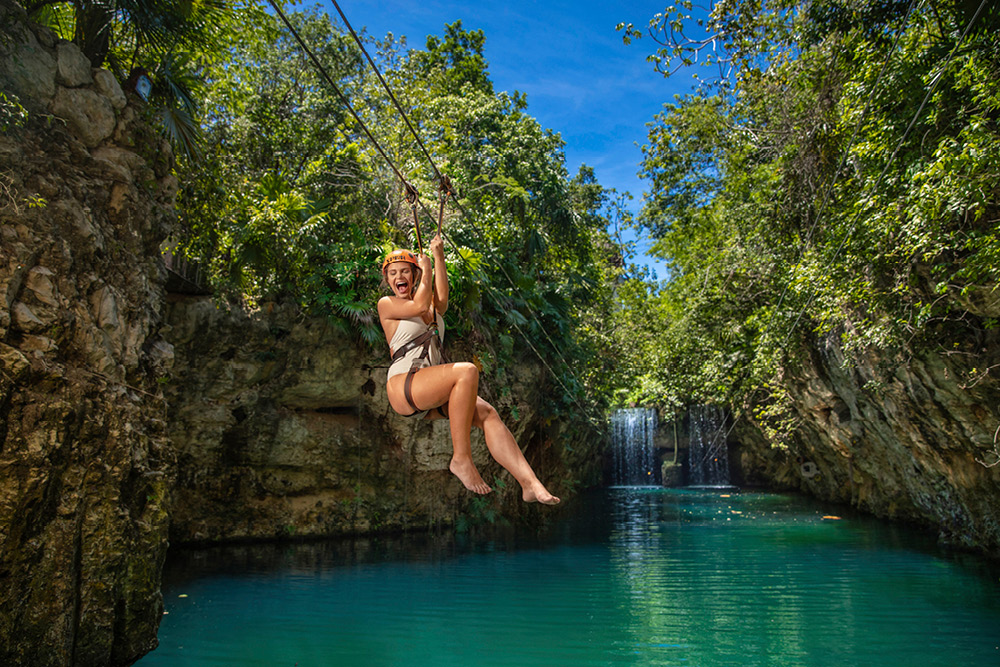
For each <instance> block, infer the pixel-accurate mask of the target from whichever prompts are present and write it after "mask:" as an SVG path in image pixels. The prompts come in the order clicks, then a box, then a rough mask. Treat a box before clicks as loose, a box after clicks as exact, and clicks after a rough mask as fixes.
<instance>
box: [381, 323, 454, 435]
mask: <svg viewBox="0 0 1000 667" xmlns="http://www.w3.org/2000/svg"><path fill="white" fill-rule="evenodd" d="M435 315H436V317H437V335H436V336H434V335H431V336H428V337H427V338H426V339H425V341H424V342H423V343H420V344H417V345H415V346H412V347H410V349H408V350H406V351H405V352H403V353H402V354H400V352H402V350H403V348H404V347H405V346H406V345H407V344H408V343H410V342H411V341H415V340H417V339H418V338H420V337H421V336H423V335H424V334H426V333H428V332H430V331H433V328H434V327H433V326H432V325H430V324H427V323H426V322H424V320H423V318H422V317H420V316H417V317H409V318H407V319H405V320H399V326H397V327H396V332H395V333H393V334H392V340H391V341H389V349H390V350H391V351H392V353H393V355H392V363H391V364H390V365H389V372H388V373H387V374H386V379H387V380H388V379H389V378H391V377H394V376H396V375H403V374H408V375H407V378H406V384H405V385H404V387H403V394H404V396H405V397H406V401H407V402H408V403H409V404H410V407H411V408H413V410H414V411H413V413H412V414H409V415H406V416H407V417H423V416H425V415H426V414H427V413H428V412H429V411H428V410H420V408H418V407H417V406H416V405H414V403H413V396H412V395H411V394H410V384H411V382H412V381H413V374H414V373H416V372H417V371H418V370H420V369H421V368H426V367H428V366H437V365H438V364H440V363H441V341H443V340H444V318H442V317H441V315H439V314H437V313H435Z"/></svg>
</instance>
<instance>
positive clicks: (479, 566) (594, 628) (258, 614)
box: [137, 489, 1000, 667]
mask: <svg viewBox="0 0 1000 667" xmlns="http://www.w3.org/2000/svg"><path fill="white" fill-rule="evenodd" d="M726 496H728V497H726ZM838 513H839V514H841V515H842V516H843V518H842V519H824V518H823V517H824V515H827V514H838ZM556 516H557V517H558V519H557V520H556V521H555V522H553V525H552V526H551V527H550V528H549V529H548V530H546V531H544V534H542V535H536V536H532V537H530V538H525V537H524V536H516V535H509V534H505V535H503V536H499V537H498V536H494V537H493V538H490V537H485V536H481V535H478V536H475V537H471V536H458V537H454V536H451V537H448V536H438V537H432V536H427V535H417V536H409V537H401V538H393V539H382V540H357V541H338V542H327V543H312V544H299V545H292V546H262V547H237V548H227V549H221V548H220V549H212V550H202V551H179V552H178V553H176V554H172V555H171V557H170V559H169V561H168V567H167V571H166V572H165V584H164V598H165V602H166V608H167V612H168V613H167V615H165V616H164V618H163V623H162V625H161V627H160V634H159V638H160V647H159V648H158V649H157V650H156V651H154V652H153V653H150V654H149V655H147V656H146V657H145V658H143V659H142V660H141V661H139V663H137V664H138V665H141V666H142V667H152V666H156V665H198V666H213V665H279V666H287V667H292V666H293V665H299V666H300V667H308V666H317V665H318V666H326V665H337V666H352V665H357V666H365V667H372V666H382V665H385V666H390V665H392V666H398V665H414V666H419V665H434V666H437V667H443V666H449V665H456V666H457V665H462V666H466V665H496V666H504V665H510V666H517V667H531V666H534V665H545V666H546V667H561V666H567V667H577V666H582V667H586V666H589V665H594V666H598V665H600V666H611V665H692V666H699V667H713V666H716V665H807V666H826V665H829V666H834V665H836V666H837V667H843V666H845V665H880V666H884V665H906V666H908V667H909V666H914V665H949V666H950V665H956V666H958V665H961V666H966V665H991V666H996V665H1000V580H998V574H1000V573H998V571H997V569H996V568H995V567H994V566H992V565H990V564H988V563H985V562H984V561H982V560H980V559H978V558H975V557H972V556H969V555H960V554H954V553H948V552H944V551H941V550H939V549H937V548H936V547H935V545H934V543H933V541H932V540H931V539H929V538H928V537H926V536H924V535H922V534H920V533H917V532H915V531H912V530H907V529H905V528H901V527H896V526H890V525H887V524H885V523H883V522H880V521H877V520H873V519H869V518H863V517H852V516H849V515H847V514H843V510H832V509H830V508H826V509H824V508H822V507H821V506H819V505H816V504H815V503H812V502H809V501H806V500H803V499H800V498H795V497H789V496H783V495H774V494H761V493H748V492H738V491H720V490H702V491H691V490H664V489H610V490H608V491H605V492H601V493H599V494H593V495H588V496H586V497H585V498H583V499H581V500H579V501H577V502H574V503H572V504H571V505H570V506H569V507H567V508H563V509H561V510H560V511H559V512H558V513H557V515H556ZM182 596H183V597H182Z"/></svg>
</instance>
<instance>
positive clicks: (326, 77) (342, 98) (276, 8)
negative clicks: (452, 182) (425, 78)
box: [267, 0, 412, 188]
mask: <svg viewBox="0 0 1000 667" xmlns="http://www.w3.org/2000/svg"><path fill="white" fill-rule="evenodd" d="M267 1H268V3H269V4H270V5H271V6H272V7H273V8H274V11H275V12H276V13H277V14H278V16H279V17H280V18H281V20H282V22H283V23H284V24H285V26H286V27H287V28H288V30H289V32H291V33H292V35H293V36H294V37H295V41H297V42H298V43H299V46H301V47H302V50H303V51H304V52H305V53H306V55H308V56H309V59H310V60H312V63H313V65H315V66H316V69H317V70H318V71H319V73H320V74H321V75H322V77H323V79H324V80H325V81H326V82H327V84H329V86H330V87H331V88H332V89H333V92H335V93H336V94H337V97H339V98H340V101H341V102H343V104H344V106H345V107H347V110H348V111H349V112H350V113H351V116H353V117H354V120H355V121H356V122H357V123H358V126H359V127H360V128H361V130H362V131H363V132H364V133H365V136H367V137H368V140H369V141H371V142H372V146H374V147H375V150H377V151H378V153H379V155H381V156H382V158H383V159H384V160H385V161H386V163H387V164H388V165H389V167H391V168H392V171H393V172H394V173H395V174H396V177H397V178H399V180H400V182H401V183H402V184H403V187H404V188H406V187H412V186H410V184H409V183H408V182H407V180H406V178H404V177H403V174H402V172H400V171H399V169H398V168H397V167H396V164H395V163H394V162H393V161H392V160H391V159H390V158H389V156H388V154H386V152H385V151H384V150H383V149H382V145H381V144H379V142H378V140H377V139H376V138H375V135H373V134H372V133H371V131H370V130H369V129H368V126H367V125H365V122H364V121H363V120H361V116H359V115H358V112H357V111H355V110H354V107H353V106H352V105H351V102H350V100H348V99H347V96H346V95H344V93H343V92H341V90H340V88H339V87H338V86H337V84H336V83H334V81H333V78H332V77H331V76H330V74H329V73H328V72H327V71H326V68H325V67H323V64H322V63H321V62H320V61H319V59H318V58H317V57H316V56H315V55H314V54H313V52H312V50H311V49H310V48H309V47H308V46H306V43H305V42H304V41H303V40H302V37H301V36H300V35H299V33H298V31H297V30H296V29H295V28H294V27H293V26H292V24H291V22H290V21H289V20H288V17H287V16H285V13H284V12H283V11H281V7H279V6H278V3H277V2H275V0H267Z"/></svg>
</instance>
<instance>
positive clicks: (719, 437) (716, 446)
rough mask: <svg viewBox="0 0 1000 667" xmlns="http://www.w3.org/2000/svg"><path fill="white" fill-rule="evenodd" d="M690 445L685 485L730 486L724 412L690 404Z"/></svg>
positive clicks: (711, 406)
mask: <svg viewBox="0 0 1000 667" xmlns="http://www.w3.org/2000/svg"><path fill="white" fill-rule="evenodd" d="M689 414H690V417H691V444H690V448H689V450H688V462H689V466H688V484H690V485H691V486H726V485H728V484H729V455H728V450H727V448H726V413H725V411H724V410H723V409H722V408H720V407H718V406H715V405H692V406H691V409H690V412H689Z"/></svg>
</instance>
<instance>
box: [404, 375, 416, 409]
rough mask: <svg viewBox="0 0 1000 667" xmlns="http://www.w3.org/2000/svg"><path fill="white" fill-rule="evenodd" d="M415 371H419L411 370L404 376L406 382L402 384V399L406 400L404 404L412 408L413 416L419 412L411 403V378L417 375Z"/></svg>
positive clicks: (412, 402) (413, 403)
mask: <svg viewBox="0 0 1000 667" xmlns="http://www.w3.org/2000/svg"><path fill="white" fill-rule="evenodd" d="M417 370H419V369H416V368H411V369H410V372H408V373H407V374H406V381H405V382H403V397H404V398H405V399H406V402H407V403H409V404H410V407H411V408H413V414H417V413H418V412H420V408H418V407H417V404H416V403H415V402H414V401H413V392H412V390H411V389H410V387H411V386H412V385H413V376H414V375H416V374H417Z"/></svg>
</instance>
